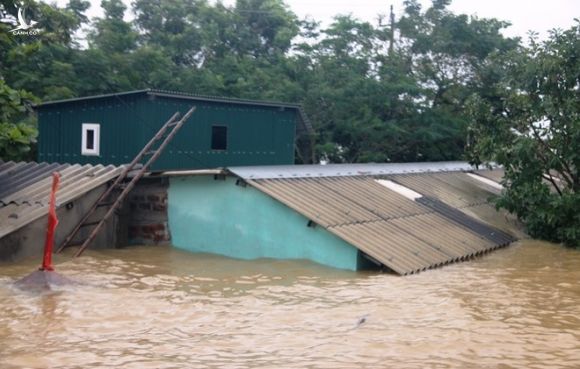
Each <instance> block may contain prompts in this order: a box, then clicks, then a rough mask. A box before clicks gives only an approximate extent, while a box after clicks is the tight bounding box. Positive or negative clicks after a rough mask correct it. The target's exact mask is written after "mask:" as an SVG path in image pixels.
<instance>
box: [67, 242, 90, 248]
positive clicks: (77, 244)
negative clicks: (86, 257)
mask: <svg viewBox="0 0 580 369" xmlns="http://www.w3.org/2000/svg"><path fill="white" fill-rule="evenodd" d="M84 243H85V241H83V242H81V243H71V244H68V245H65V246H64V247H63V249H68V248H69V247H80V246H82V245H83V244H84Z"/></svg>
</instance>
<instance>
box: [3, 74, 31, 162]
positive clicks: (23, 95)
mask: <svg viewBox="0 0 580 369" xmlns="http://www.w3.org/2000/svg"><path fill="white" fill-rule="evenodd" d="M35 100H36V99H35V98H34V96H32V95H31V94H30V93H28V92H26V91H17V90H14V89H12V88H10V87H9V86H8V85H7V84H6V83H5V82H4V81H3V80H2V79H0V160H3V161H8V160H15V161H21V160H26V161H28V160H32V159H33V158H31V155H30V154H31V150H32V146H33V145H34V144H35V143H36V136H37V131H36V129H35V128H34V127H33V126H32V125H31V124H30V122H29V121H27V118H29V117H28V111H27V109H26V105H27V104H30V103H31V102H32V101H35Z"/></svg>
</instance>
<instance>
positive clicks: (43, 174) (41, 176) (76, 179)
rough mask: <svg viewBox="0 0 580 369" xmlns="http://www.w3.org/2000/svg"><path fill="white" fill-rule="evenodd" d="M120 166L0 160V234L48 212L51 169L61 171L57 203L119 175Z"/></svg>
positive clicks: (6, 232) (76, 196)
mask: <svg viewBox="0 0 580 369" xmlns="http://www.w3.org/2000/svg"><path fill="white" fill-rule="evenodd" d="M122 169H123V167H115V166H112V165H109V166H103V165H95V166H92V165H79V164H76V165H70V164H57V163H53V164H47V163H14V162H6V163H2V162H0V238H2V237H4V236H6V235H7V234H10V233H12V232H14V231H16V230H18V229H20V228H22V227H24V226H25V225H27V224H29V223H30V222H33V221H35V220H36V219H39V218H41V217H43V216H46V214H47V213H48V197H49V194H50V190H51V185H52V173H53V172H59V173H60V175H61V178H60V186H59V189H58V193H57V196H56V202H57V207H58V206H60V205H62V204H65V203H67V202H69V201H72V200H74V199H76V198H78V197H80V196H82V195H83V194H85V193H87V192H88V191H90V190H92V189H94V188H96V187H98V186H100V185H102V184H104V183H106V182H108V181H110V180H111V179H113V178H115V177H116V176H118V175H119V174H120V172H121V170H122Z"/></svg>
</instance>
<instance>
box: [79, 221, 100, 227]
mask: <svg viewBox="0 0 580 369" xmlns="http://www.w3.org/2000/svg"><path fill="white" fill-rule="evenodd" d="M99 223H100V222H89V223H83V224H81V227H90V226H94V225H97V224H99Z"/></svg>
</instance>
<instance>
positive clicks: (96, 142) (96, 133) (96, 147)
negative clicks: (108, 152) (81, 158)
mask: <svg viewBox="0 0 580 369" xmlns="http://www.w3.org/2000/svg"><path fill="white" fill-rule="evenodd" d="M88 131H93V148H92V149H89V148H87V144H88V142H87V138H88V137H87V136H88V134H87V132H88ZM100 152H101V125H100V124H98V123H83V129H82V138H81V155H87V156H99V155H100Z"/></svg>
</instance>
